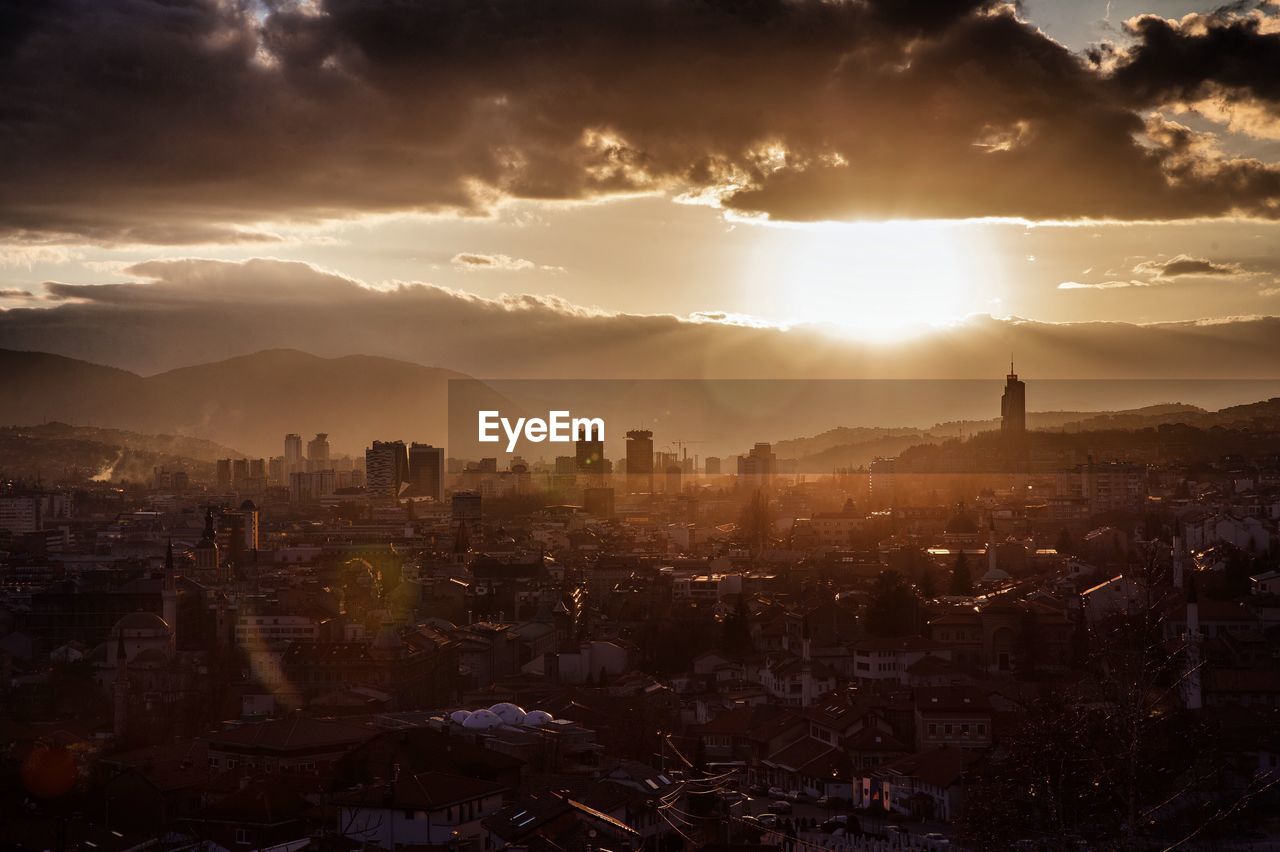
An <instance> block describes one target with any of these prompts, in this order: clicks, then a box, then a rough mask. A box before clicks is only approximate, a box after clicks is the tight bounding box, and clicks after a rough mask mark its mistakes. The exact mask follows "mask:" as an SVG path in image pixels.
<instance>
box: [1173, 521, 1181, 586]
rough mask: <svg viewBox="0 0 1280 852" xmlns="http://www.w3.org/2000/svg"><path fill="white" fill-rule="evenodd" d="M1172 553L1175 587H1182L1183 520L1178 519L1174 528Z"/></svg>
mask: <svg viewBox="0 0 1280 852" xmlns="http://www.w3.org/2000/svg"><path fill="white" fill-rule="evenodd" d="M1170 555H1171V557H1172V572H1171V573H1172V574H1173V587H1174V588H1175V589H1181V588H1182V582H1183V576H1182V574H1183V570H1184V569H1183V563H1182V560H1183V556H1184V553H1183V544H1182V522H1181V521H1178V523H1177V524H1176V525H1175V526H1174V528H1173V550H1172V552H1171V554H1170Z"/></svg>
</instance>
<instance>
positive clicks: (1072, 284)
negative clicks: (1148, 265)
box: [1058, 280, 1152, 290]
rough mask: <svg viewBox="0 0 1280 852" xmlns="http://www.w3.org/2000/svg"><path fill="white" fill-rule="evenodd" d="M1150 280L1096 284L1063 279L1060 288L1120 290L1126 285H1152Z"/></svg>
mask: <svg viewBox="0 0 1280 852" xmlns="http://www.w3.org/2000/svg"><path fill="white" fill-rule="evenodd" d="M1150 286H1152V283H1151V282H1150V281H1137V280H1129V281H1099V282H1098V283H1096V284H1082V283H1081V282H1079V281H1063V282H1062V283H1061V284H1059V285H1058V289H1059V290H1119V289H1122V288H1125V287H1150Z"/></svg>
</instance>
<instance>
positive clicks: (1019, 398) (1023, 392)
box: [1000, 361, 1027, 440]
mask: <svg viewBox="0 0 1280 852" xmlns="http://www.w3.org/2000/svg"><path fill="white" fill-rule="evenodd" d="M1026 431H1027V385H1026V382H1021V381H1018V374H1017V373H1015V372H1014V371H1013V362H1012V361H1010V362H1009V375H1007V376H1005V382H1004V394H1003V395H1002V396H1001V397H1000V434H1001V435H1003V436H1004V437H1005V438H1006V439H1010V440H1021V438H1022V436H1023V435H1024V434H1026Z"/></svg>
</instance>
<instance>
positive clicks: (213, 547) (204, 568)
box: [195, 506, 221, 579]
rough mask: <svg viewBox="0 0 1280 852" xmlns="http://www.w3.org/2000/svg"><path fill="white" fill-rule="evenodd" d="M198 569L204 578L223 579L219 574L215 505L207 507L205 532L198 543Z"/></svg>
mask: <svg viewBox="0 0 1280 852" xmlns="http://www.w3.org/2000/svg"><path fill="white" fill-rule="evenodd" d="M195 549H196V571H197V572H198V573H199V575H200V577H201V578H202V579H221V578H220V577H219V576H218V565H219V562H218V531H217V530H216V529H215V528H214V525H213V507H212V506H210V507H208V508H207V509H205V514H204V534H203V535H201V536H200V541H198V542H197V543H196V548H195Z"/></svg>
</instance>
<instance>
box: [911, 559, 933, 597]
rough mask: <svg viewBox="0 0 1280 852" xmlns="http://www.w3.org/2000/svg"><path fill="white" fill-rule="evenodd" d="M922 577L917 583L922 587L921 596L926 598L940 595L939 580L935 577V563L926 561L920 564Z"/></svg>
mask: <svg viewBox="0 0 1280 852" xmlns="http://www.w3.org/2000/svg"><path fill="white" fill-rule="evenodd" d="M919 577H920V579H919V581H918V582H917V583H916V585H917V586H918V587H919V589H920V597H922V598H924V599H925V600H929V599H931V598H936V597H937V596H938V581H937V578H935V577H934V571H933V565H931V564H929V563H928V562H925V563H924V564H923V565H921V566H920V575H919Z"/></svg>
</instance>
